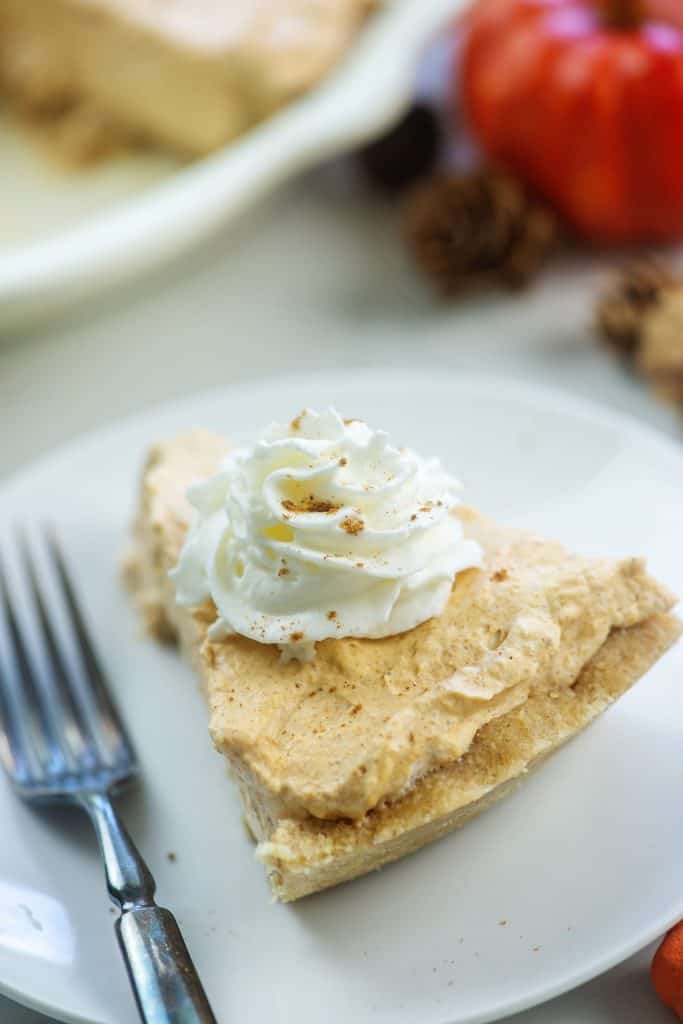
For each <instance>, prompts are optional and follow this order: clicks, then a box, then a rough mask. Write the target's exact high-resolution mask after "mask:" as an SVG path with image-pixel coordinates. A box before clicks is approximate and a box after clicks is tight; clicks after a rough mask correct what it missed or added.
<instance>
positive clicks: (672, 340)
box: [636, 284, 683, 405]
mask: <svg viewBox="0 0 683 1024" xmlns="http://www.w3.org/2000/svg"><path fill="white" fill-rule="evenodd" d="M636 365H637V367H638V369H639V370H640V372H641V373H643V374H644V375H645V376H646V377H647V378H648V380H649V381H650V383H651V384H652V386H653V388H654V390H655V392H656V393H657V394H658V395H659V396H660V397H661V398H664V399H666V400H668V401H670V402H674V403H676V404H677V405H683V284H679V285H678V287H677V288H669V289H667V290H665V291H664V292H663V293H662V295H661V297H660V299H659V301H658V302H657V303H656V305H655V307H654V308H653V309H652V311H651V312H649V313H648V315H647V318H646V320H645V324H644V327H643V331H642V337H641V343H640V349H639V351H638V356H637V362H636Z"/></svg>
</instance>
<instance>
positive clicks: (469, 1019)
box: [0, 365, 683, 1024]
mask: <svg viewBox="0 0 683 1024" xmlns="http://www.w3.org/2000/svg"><path fill="white" fill-rule="evenodd" d="M334 374H335V376H334V380H335V383H339V385H340V387H344V386H348V383H350V382H351V381H354V382H356V383H357V381H358V379H359V377H361V378H362V379H363V383H364V385H366V386H367V385H371V384H372V383H373V382H374V383H376V384H377V385H381V386H382V387H384V388H386V387H387V385H388V386H389V387H391V385H392V383H396V384H398V385H400V386H404V387H405V386H410V387H411V388H414V387H415V386H416V384H417V385H418V386H419V384H420V383H421V382H424V383H425V384H428V385H429V386H431V387H434V386H437V387H438V388H439V389H440V390H446V389H447V388H449V387H457V388H459V389H463V388H467V389H468V390H469V389H472V390H474V391H475V392H478V393H480V394H482V395H487V396H488V397H490V398H495V397H496V396H500V395H503V396H505V397H507V398H512V399H513V400H517V401H518V402H520V403H521V404H522V405H526V404H530V405H531V406H533V407H535V408H538V409H540V410H542V411H553V412H557V411H560V412H563V413H567V414H568V415H573V416H576V417H579V418H581V419H583V420H584V422H589V423H592V424H595V425H596V426H597V425H605V426H611V427H613V428H615V429H617V430H619V431H620V432H621V433H622V434H624V435H625V436H627V437H634V438H637V439H638V440H639V441H640V442H645V443H646V444H648V445H650V446H654V447H655V448H656V449H658V450H659V451H662V452H663V453H665V455H666V456H667V457H671V458H673V459H674V460H675V461H677V462H678V463H680V465H681V467H682V468H683V451H680V450H679V448H678V446H677V445H676V441H675V439H674V438H672V437H669V436H668V435H667V434H665V433H664V432H662V431H660V430H659V429H658V428H657V427H654V426H652V425H650V424H647V423H641V422H640V421H638V420H637V419H636V418H635V417H633V416H632V415H630V414H629V413H626V412H623V411H621V410H618V409H615V408H613V407H612V406H601V405H598V404H597V402H595V401H593V400H591V399H589V398H586V397H584V396H577V395H576V394H574V393H572V392H571V391H569V390H567V389H564V388H562V387H561V386H557V385H548V384H546V383H545V382H543V381H538V380H529V379H528V378H522V377H518V376H504V375H502V374H489V373H486V372H481V371H472V370H458V369H450V368H449V369H441V370H438V369H425V368H424V367H415V368H413V369H411V368H409V367H400V368H390V369H388V368H382V367H379V366H374V367H367V366H362V365H355V366H347V367H344V368H341V369H337V370H335V371H334ZM330 380H331V372H330V371H329V370H312V371H306V372H304V373H301V372H299V373H297V372H294V371H293V372H290V373H287V374H281V373H272V374H267V375H259V376H255V377H251V378H248V379H246V380H244V381H242V382H238V383H235V384H231V385H225V386H219V387H214V388H210V389H202V390H199V391H197V392H194V393H192V394H189V395H184V396H182V397H179V398H173V399H170V400H166V401H160V402H155V403H153V404H151V405H150V406H149V407H147V408H146V409H143V410H140V411H138V412H136V413H132V414H130V415H128V416H123V417H119V418H117V419H114V420H111V421H109V422H107V423H105V424H102V425H101V426H99V427H97V428H95V429H93V430H91V431H84V432H82V433H80V434H78V435H76V436H75V437H73V438H71V439H69V440H67V441H65V442H63V443H62V444H60V445H57V446H55V447H54V448H52V449H50V450H48V451H46V452H44V453H42V454H40V455H39V456H37V457H36V458H35V459H33V460H31V462H30V463H28V465H26V466H24V467H22V468H20V469H18V470H16V471H15V472H13V473H11V474H10V475H9V476H7V477H5V478H3V479H0V499H2V496H3V495H7V494H9V495H11V494H12V493H13V492H16V491H21V490H22V489H23V488H24V487H31V486H32V481H33V479H34V478H35V477H37V476H40V475H41V473H43V472H44V471H46V470H47V469H49V467H50V464H51V463H52V464H54V463H55V462H59V461H60V460H63V459H68V458H69V457H70V456H71V455H73V454H75V453H76V452H78V451H79V450H82V449H83V447H84V446H86V448H90V447H91V446H96V445H98V444H101V443H102V442H111V441H113V440H114V439H115V438H116V437H117V435H120V434H121V433H124V434H125V433H126V432H127V431H133V432H134V431H136V430H138V429H140V428H141V427H143V426H144V424H145V422H146V421H149V420H156V419H159V418H167V419H178V418H182V417H183V416H187V415H188V414H191V413H192V412H193V410H194V409H196V408H197V407H198V406H201V405H202V404H210V403H216V402H218V401H225V402H226V404H228V403H229V399H230V396H231V395H233V394H235V393H237V392H239V393H240V394H241V395H242V396H243V395H244V392H245V391H247V392H248V391H249V390H252V391H258V390H259V389H264V390H267V389H272V388H273V386H274V385H275V384H277V385H278V387H280V386H281V387H287V386H288V385H289V386H291V387H292V389H295V388H298V389H299V390H300V391H306V392H309V391H310V392H314V391H315V389H316V388H317V387H320V386H325V387H327V386H329V383H330ZM470 393H471V391H470ZM152 440H153V438H150V442H151V441H152ZM140 454H141V453H138V452H136V453H132V455H133V457H136V456H139V455H140ZM681 918H683V887H682V892H681V898H680V901H679V902H677V903H676V904H675V906H674V907H672V909H671V911H670V912H667V913H662V914H661V915H659V916H658V917H657V918H656V919H655V920H654V921H653V922H651V923H650V925H649V926H648V927H647V928H644V929H642V930H640V931H639V932H638V933H637V934H636V935H633V936H631V937H630V938H629V939H627V940H625V941H624V942H623V943H621V944H620V945H618V946H616V947H614V948H612V949H611V950H610V951H609V952H606V953H605V954H604V955H603V956H601V957H597V958H595V959H593V960H592V961H590V962H587V963H586V964H584V965H583V966H579V967H577V968H575V969H573V970H570V971H567V972H566V973H565V974H564V975H562V976H561V977H559V978H556V979H555V980H554V981H553V982H552V983H540V982H539V983H538V984H537V985H533V986H529V987H528V988H527V990H526V991H524V992H523V993H521V994H520V995H519V996H517V998H515V999H514V1000H508V1001H506V1002H502V1001H501V1002H499V1003H498V1004H496V1006H494V1007H492V1008H489V1009H488V1010H486V1011H485V1012H483V1013H481V1012H479V1011H476V1012H474V1013H470V1014H469V1015H467V1016H461V1017H458V1018H457V1019H454V1018H452V1017H449V1016H446V1017H444V1018H442V1024H487V1022H492V1021H496V1020H500V1019H501V1018H502V1017H508V1016H511V1015H514V1014H517V1013H520V1012H522V1011H524V1010H527V1009H530V1008H532V1007H535V1006H540V1005H542V1004H543V1003H546V1002H548V1001H549V1000H552V999H555V998H557V997H558V996H561V995H563V994H566V993H568V992H570V991H572V990H573V989H575V988H577V987H579V986H581V985H583V984H585V983H587V982H589V981H591V980H593V979H594V978H597V977H598V976H600V975H602V974H604V973H605V972H606V971H608V970H610V969H611V968H612V967H614V966H616V965H617V964H619V963H621V962H623V961H624V960H626V959H628V958H629V957H631V956H632V955H633V954H635V953H636V952H638V951H639V950H641V949H643V948H644V947H645V946H647V945H649V944H650V943H651V942H652V941H653V940H655V939H656V938H658V937H659V936H660V935H662V934H663V933H664V932H666V931H667V930H668V929H669V928H670V927H671V926H672V925H673V924H674V923H676V922H677V921H678V920H680V919H681ZM0 994H1V995H3V996H5V997H6V998H9V999H10V1000H13V1001H14V1002H16V1003H18V1004H19V1005H22V1006H26V1007H28V1008H30V1009H32V1010H36V1011H37V1012H39V1013H43V1014H46V1015H47V1016H52V1018H53V1019H55V1020H59V1021H64V1022H66V1024H106V1022H104V1021H102V1020H99V1019H97V1018H90V1017H84V1016H82V1015H81V1014H74V1013H65V1012H64V1011H63V1010H60V1009H59V1008H55V1007H53V1006H51V1005H50V1004H49V1003H45V1002H43V1001H41V1000H40V999H37V998H35V997H33V996H32V995H30V994H29V993H26V992H22V991H19V990H16V989H14V988H13V987H12V986H10V985H8V984H7V983H6V982H4V981H3V979H2V977H0Z"/></svg>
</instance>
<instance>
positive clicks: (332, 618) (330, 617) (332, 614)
mask: <svg viewBox="0 0 683 1024" xmlns="http://www.w3.org/2000/svg"><path fill="white" fill-rule="evenodd" d="M327 617H328V619H329V620H330V622H334V620H335V619H336V618H337V613H336V612H328V613H327Z"/></svg>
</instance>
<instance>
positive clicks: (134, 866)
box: [81, 793, 217, 1024]
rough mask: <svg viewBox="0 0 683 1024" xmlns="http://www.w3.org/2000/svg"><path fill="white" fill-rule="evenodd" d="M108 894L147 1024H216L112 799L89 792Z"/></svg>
mask: <svg viewBox="0 0 683 1024" xmlns="http://www.w3.org/2000/svg"><path fill="white" fill-rule="evenodd" d="M81 804H82V805H83V807H84V809H85V810H86V811H87V812H88V814H89V815H90V819H91V821H92V823H93V825H94V827H95V831H96V833H97V838H98V840H99V844H100V850H101V851H102V858H103V860H104V870H105V875H106V879H107V888H108V890H109V895H110V897H111V899H112V900H113V901H114V903H116V904H117V906H118V907H119V908H120V910H121V916H120V917H119V918H118V919H117V921H116V926H115V927H116V937H117V938H118V941H119V947H120V949H121V953H122V954H123V959H124V961H125V964H126V970H127V972H128V978H129V980H130V983H131V987H132V989H133V994H134V995H135V1001H136V1003H137V1006H138V1010H139V1011H140V1017H141V1018H142V1020H143V1021H144V1024H217V1022H216V1018H215V1016H214V1014H213V1011H212V1010H211V1007H210V1005H209V1001H208V999H207V997H206V994H205V992H204V989H203V987H202V983H201V981H200V980H199V976H198V974H197V971H196V970H195V967H194V964H193V963H192V959H191V957H190V954H189V952H188V950H187V946H186V945H185V942H184V941H183V937H182V935H181V934H180V929H179V928H178V925H177V923H176V920H175V918H174V916H173V914H172V913H171V912H170V910H166V909H165V908H164V907H158V906H157V905H156V903H155V902H154V891H155V888H156V886H155V883H154V879H153V877H152V874H151V872H150V870H149V868H148V867H147V865H146V864H145V862H144V860H143V859H142V856H141V855H140V853H139V851H138V850H137V848H136V847H135V844H134V843H133V840H132V839H131V838H130V836H129V835H128V832H127V831H126V828H125V826H124V824H123V822H122V821H121V819H120V818H119V816H118V815H117V813H116V810H115V809H114V806H113V804H112V802H111V800H110V799H109V797H108V796H107V795H105V794H102V793H89V794H87V795H86V796H84V797H83V798H82V799H81Z"/></svg>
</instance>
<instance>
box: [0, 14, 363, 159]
mask: <svg viewBox="0 0 683 1024" xmlns="http://www.w3.org/2000/svg"><path fill="white" fill-rule="evenodd" d="M370 7H371V0H240V2H239V3H235V2H233V0H0V86H1V87H2V91H3V92H4V93H5V95H6V96H7V97H9V98H10V99H11V100H13V101H14V102H15V103H16V104H17V105H18V106H19V107H20V109H22V110H23V111H26V112H28V113H30V114H33V115H35V116H38V117H40V118H41V119H42V120H43V121H45V122H46V123H52V124H53V125H55V124H56V125H58V126H59V125H61V126H62V127H63V134H64V135H65V137H66V138H67V140H68V138H69V137H71V138H73V139H76V140H78V139H79V138H84V137H85V138H89V139H90V140H91V142H92V141H93V137H94V138H95V139H96V138H97V137H98V136H100V137H101V138H102V140H106V138H107V137H108V136H115V137H117V138H119V137H121V138H128V139H131V140H137V141H142V142H149V143H152V144H158V145H162V146H167V147H170V148H172V149H175V150H177V151H178V152H180V153H181V154H186V155H189V156H195V155H200V154H203V153H207V152H209V151H210V150H213V149H216V148H217V147H218V146H221V145H223V144H224V143H225V142H228V141H229V140H231V139H233V138H234V137H235V136H237V135H239V134H241V133H242V132H244V131H245V130H246V129H247V128H249V127H251V126H252V125H253V124H255V123H256V122H258V121H260V120H262V119H263V118H264V117H266V116H267V115H268V114H270V113H271V112H272V111H274V110H276V109H277V108H279V107H281V106H283V105H284V104H286V103H287V102H289V101H290V100H291V99H292V98H293V97H295V96H298V95H300V94H301V93H303V92H305V91H306V90H308V89H310V88H311V87H312V86H313V85H314V84H315V83H316V82H318V81H319V80H320V79H321V78H322V77H323V76H324V75H325V73H326V72H327V71H329V70H330V68H331V67H332V66H333V65H334V64H335V63H336V61H337V60H338V59H339V58H340V56H341V55H342V54H343V53H344V52H345V51H346V49H347V48H348V46H349V45H350V43H351V42H352V41H353V40H354V39H355V37H356V34H357V32H358V30H359V28H360V26H361V24H362V23H363V20H364V18H365V17H366V15H367V13H368V11H369V9H370Z"/></svg>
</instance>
